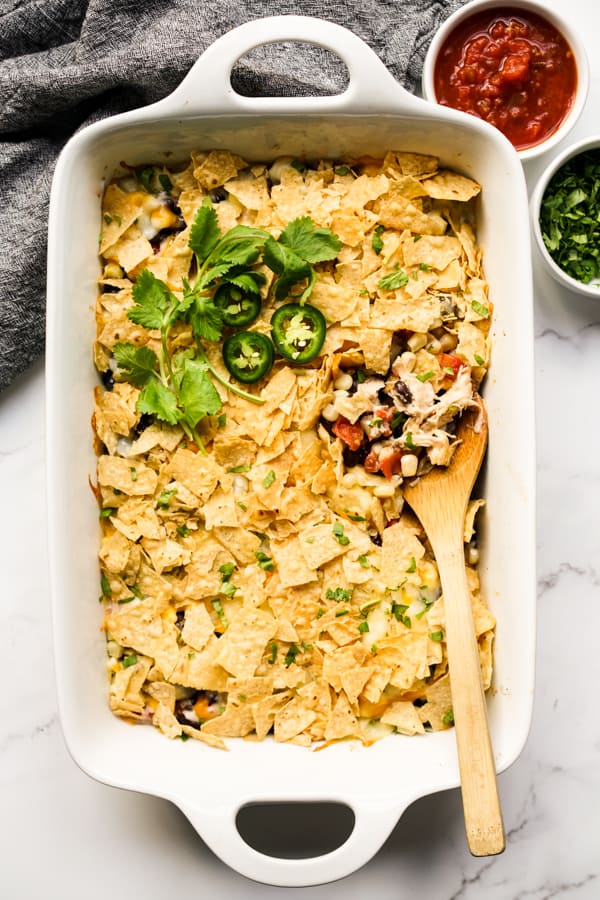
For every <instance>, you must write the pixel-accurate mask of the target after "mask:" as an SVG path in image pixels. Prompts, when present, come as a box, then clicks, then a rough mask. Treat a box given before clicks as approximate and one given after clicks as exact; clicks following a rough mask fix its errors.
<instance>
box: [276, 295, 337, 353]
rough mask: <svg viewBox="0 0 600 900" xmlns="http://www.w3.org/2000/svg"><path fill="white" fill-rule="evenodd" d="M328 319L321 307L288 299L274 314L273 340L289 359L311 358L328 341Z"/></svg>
mask: <svg viewBox="0 0 600 900" xmlns="http://www.w3.org/2000/svg"><path fill="white" fill-rule="evenodd" d="M326 332H327V323H326V322H325V317H324V315H323V313H322V312H321V310H320V309H316V307H314V306H310V305H309V304H305V305H304V306H302V305H301V304H300V303H286V304H285V305H284V306H280V307H279V309H277V310H276V311H275V312H274V313H273V315H272V316H271V334H272V337H273V343H274V344H275V346H276V347H277V349H278V350H279V352H280V353H281V355H282V356H283V357H284V359H289V360H290V362H293V363H298V364H299V365H301V364H302V363H307V362H310V361H311V359H314V358H315V356H317V354H318V353H319V351H320V349H321V347H322V346H323V344H324V343H325V334H326Z"/></svg>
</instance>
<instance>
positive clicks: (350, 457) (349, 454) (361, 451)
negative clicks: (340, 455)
mask: <svg viewBox="0 0 600 900" xmlns="http://www.w3.org/2000/svg"><path fill="white" fill-rule="evenodd" d="M368 454H369V445H368V443H367V442H366V441H365V442H364V443H362V444H361V445H360V447H359V448H358V450H351V449H350V447H346V446H344V465H345V466H346V468H347V469H351V468H352V467H353V466H362V464H363V463H364V461H365V459H366V458H367V456H368Z"/></svg>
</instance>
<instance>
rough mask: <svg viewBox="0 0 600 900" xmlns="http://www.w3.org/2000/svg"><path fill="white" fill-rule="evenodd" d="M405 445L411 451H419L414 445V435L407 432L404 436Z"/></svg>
mask: <svg viewBox="0 0 600 900" xmlns="http://www.w3.org/2000/svg"><path fill="white" fill-rule="evenodd" d="M404 444H405V446H406V447H408V449H409V450H416V449H417V448H416V445H415V444H413V439H412V433H411V432H410V431H407V432H406V434H405V435H404Z"/></svg>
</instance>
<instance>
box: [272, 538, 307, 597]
mask: <svg viewBox="0 0 600 900" xmlns="http://www.w3.org/2000/svg"><path fill="white" fill-rule="evenodd" d="M271 552H272V554H273V559H274V560H275V564H276V566H277V571H278V573H279V578H280V580H281V584H282V586H283V587H294V586H295V585H300V584H307V583H308V582H310V581H315V580H316V577H317V576H316V575H315V572H314V569H313V567H312V566H309V565H308V563H307V561H306V557H305V556H304V554H303V553H302V548H301V544H300V539H299V538H298V537H297V536H295V535H293V536H291V537H289V538H287V539H286V540H285V541H272V542H271Z"/></svg>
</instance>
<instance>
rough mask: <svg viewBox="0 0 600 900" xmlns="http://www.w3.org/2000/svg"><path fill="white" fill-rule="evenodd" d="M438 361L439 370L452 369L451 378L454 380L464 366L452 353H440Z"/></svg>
mask: <svg viewBox="0 0 600 900" xmlns="http://www.w3.org/2000/svg"><path fill="white" fill-rule="evenodd" d="M438 361H439V364H440V369H452V376H451V377H452V378H456V376H457V375H458V370H459V369H460V367H461V366H464V362H463V361H462V359H460V358H459V357H458V356H454V354H453V353H440V355H439V356H438ZM447 374H448V375H450V372H447Z"/></svg>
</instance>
